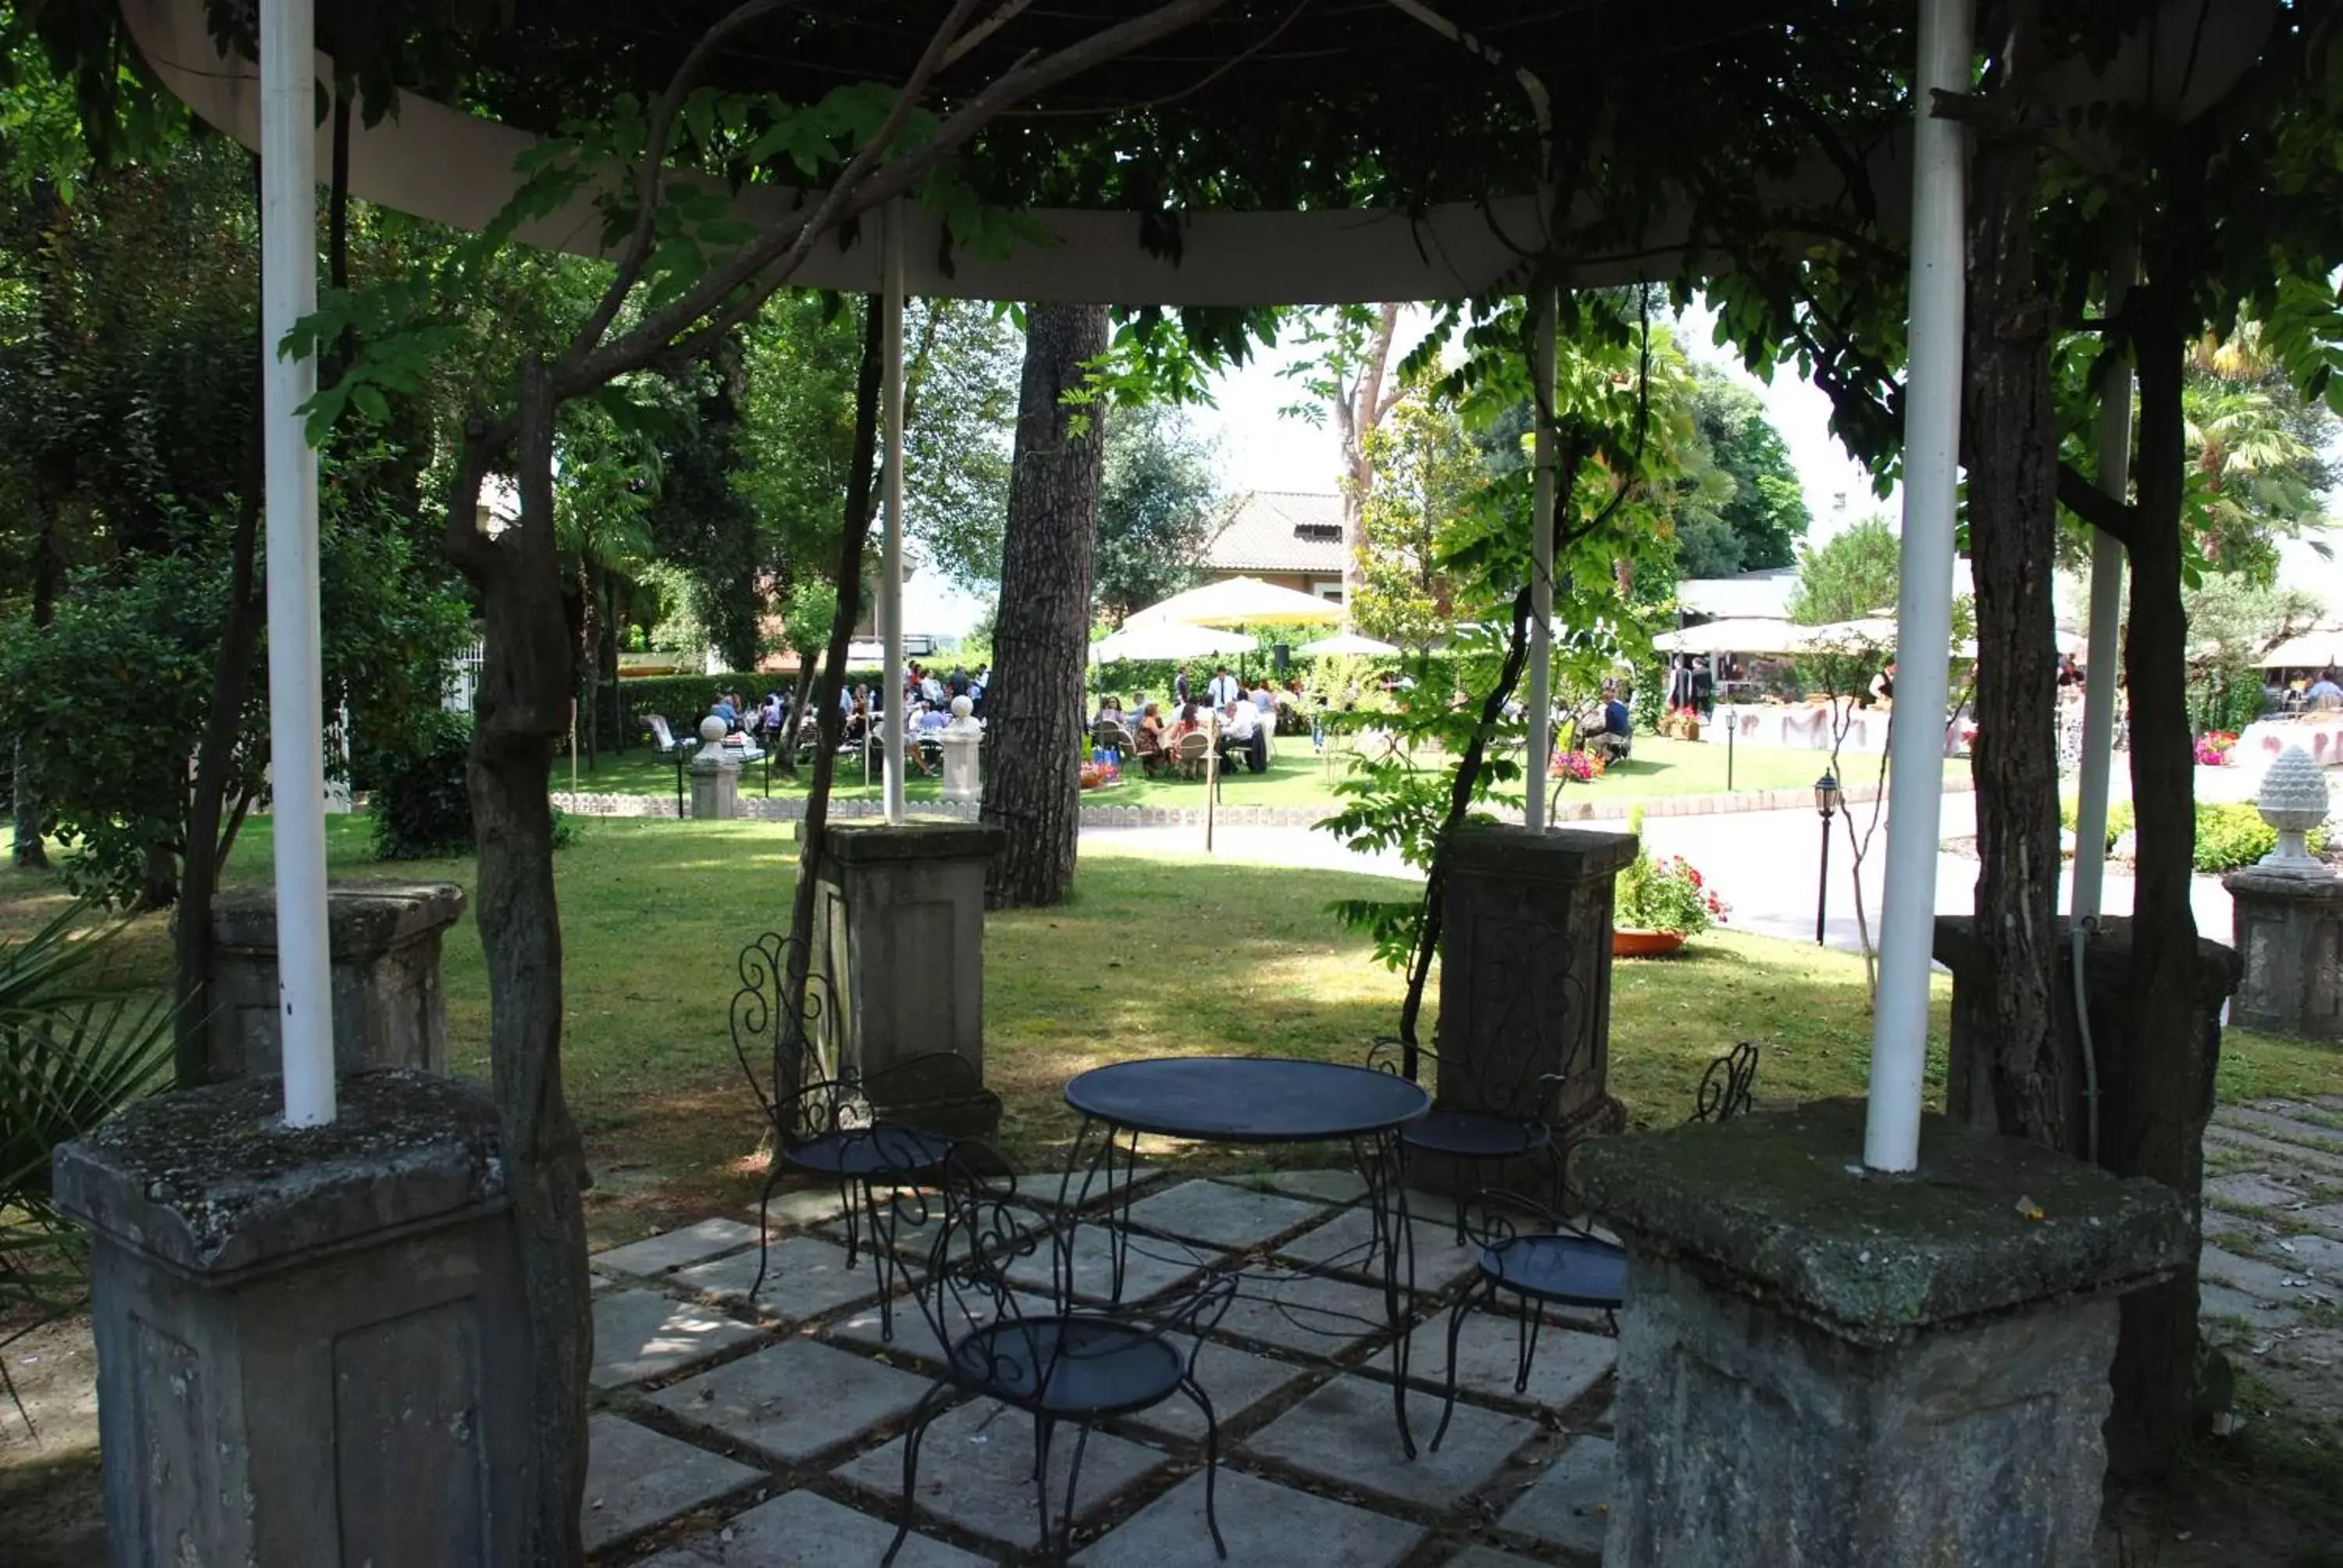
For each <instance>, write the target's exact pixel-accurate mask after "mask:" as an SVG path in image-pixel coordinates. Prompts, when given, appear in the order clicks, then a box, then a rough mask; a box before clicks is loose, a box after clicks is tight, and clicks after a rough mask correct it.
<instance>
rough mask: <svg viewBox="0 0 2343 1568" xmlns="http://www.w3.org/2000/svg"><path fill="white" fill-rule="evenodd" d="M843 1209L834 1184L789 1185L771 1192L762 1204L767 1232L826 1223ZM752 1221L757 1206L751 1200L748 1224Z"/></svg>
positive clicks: (844, 1206)
mask: <svg viewBox="0 0 2343 1568" xmlns="http://www.w3.org/2000/svg"><path fill="white" fill-rule="evenodd" d="M845 1211H846V1203H845V1201H844V1200H843V1199H841V1198H840V1197H839V1195H838V1189H837V1188H835V1187H830V1186H812V1187H792V1188H790V1189H789V1190H788V1191H782V1192H776V1193H774V1194H773V1201H771V1202H770V1203H769V1204H767V1205H766V1206H765V1226H766V1229H767V1230H769V1231H801V1230H803V1229H805V1228H806V1227H807V1226H809V1225H827V1224H828V1223H830V1221H832V1220H835V1219H837V1218H838V1217H839V1215H840V1214H842V1213H844V1212H845ZM756 1222H757V1205H755V1204H754V1203H751V1204H749V1224H751V1225H754V1224H755V1223H756Z"/></svg>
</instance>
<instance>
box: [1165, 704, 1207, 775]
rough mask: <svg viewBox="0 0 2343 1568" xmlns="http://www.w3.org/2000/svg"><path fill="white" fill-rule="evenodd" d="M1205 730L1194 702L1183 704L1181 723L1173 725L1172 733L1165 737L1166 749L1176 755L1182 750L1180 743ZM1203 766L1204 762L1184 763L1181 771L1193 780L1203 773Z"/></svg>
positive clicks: (1181, 706)
mask: <svg viewBox="0 0 2343 1568" xmlns="http://www.w3.org/2000/svg"><path fill="white" fill-rule="evenodd" d="M1203 729H1205V724H1204V721H1203V719H1202V717H1200V716H1199V714H1198V713H1197V711H1196V705H1195V704H1194V703H1192V702H1183V703H1182V704H1181V705H1180V719H1179V722H1178V723H1176V724H1174V725H1172V732H1171V733H1170V734H1169V735H1167V736H1165V737H1164V742H1163V744H1164V749H1165V750H1167V751H1172V752H1175V753H1176V752H1177V751H1178V750H1179V749H1180V742H1182V740H1185V739H1187V738H1188V737H1189V736H1191V735H1194V734H1197V733H1199V732H1200V731H1202V730H1203ZM1203 766H1204V765H1203V763H1202V761H1194V760H1192V761H1183V762H1181V764H1180V770H1181V771H1182V773H1184V774H1186V775H1187V776H1188V777H1189V778H1191V779H1193V778H1195V777H1197V776H1198V775H1199V774H1200V773H1202V770H1203Z"/></svg>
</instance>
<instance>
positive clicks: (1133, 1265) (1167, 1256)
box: [1009, 1222, 1228, 1302]
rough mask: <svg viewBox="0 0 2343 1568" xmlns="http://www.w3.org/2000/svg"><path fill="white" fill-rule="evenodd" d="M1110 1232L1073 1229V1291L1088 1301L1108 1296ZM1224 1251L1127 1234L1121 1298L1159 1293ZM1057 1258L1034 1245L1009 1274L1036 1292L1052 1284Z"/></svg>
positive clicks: (1092, 1226) (1098, 1226)
mask: <svg viewBox="0 0 2343 1568" xmlns="http://www.w3.org/2000/svg"><path fill="white" fill-rule="evenodd" d="M1110 1241H1111V1234H1110V1232H1109V1231H1108V1230H1107V1227H1106V1226H1105V1225H1104V1224H1103V1223H1099V1222H1091V1223H1085V1224H1081V1225H1077V1226H1075V1227H1074V1233H1073V1271H1072V1273H1073V1281H1072V1283H1073V1292H1074V1294H1075V1295H1077V1296H1080V1297H1082V1298H1083V1299H1085V1300H1088V1301H1093V1302H1111V1301H1113V1300H1115V1299H1116V1298H1115V1294H1114V1269H1113V1262H1112V1256H1111V1250H1110V1247H1109V1242H1110ZM1227 1256H1228V1254H1227V1253H1225V1252H1223V1251H1220V1250H1219V1249H1218V1248H1215V1247H1199V1246H1196V1245H1195V1244H1193V1243H1192V1242H1188V1241H1174V1240H1172V1239H1171V1238H1170V1237H1166V1236H1150V1235H1145V1234H1136V1233H1135V1234H1133V1235H1132V1236H1131V1246H1130V1251H1129V1254H1128V1255H1127V1256H1126V1257H1125V1259H1124V1260H1123V1269H1122V1296H1121V1299H1122V1300H1123V1301H1126V1302H1143V1301H1145V1300H1147V1298H1148V1297H1150V1296H1152V1295H1154V1294H1156V1293H1157V1292H1161V1291H1167V1290H1170V1289H1171V1288H1172V1286H1174V1285H1177V1284H1179V1283H1180V1282H1182V1281H1183V1280H1187V1279H1190V1278H1192V1277H1193V1276H1194V1274H1195V1273H1196V1272H1197V1271H1199V1270H1201V1269H1202V1268H1204V1267H1205V1266H1207V1265H1208V1264H1213V1263H1218V1262H1221V1261H1224V1260H1225V1259H1226V1258H1227ZM1056 1268H1057V1262H1056V1260H1055V1258H1054V1257H1053V1256H1052V1255H1051V1251H1050V1249H1049V1248H1048V1247H1047V1246H1044V1247H1041V1248H1037V1249H1036V1250H1035V1251H1032V1252H1030V1253H1028V1254H1027V1255H1026V1256H1024V1257H1022V1258H1020V1259H1018V1260H1017V1261H1016V1262H1014V1263H1012V1264H1011V1265H1010V1268H1009V1277H1010V1278H1011V1280H1013V1281H1015V1282H1017V1283H1019V1284H1021V1285H1031V1287H1032V1288H1033V1289H1034V1290H1036V1291H1042V1292H1048V1291H1053V1290H1055V1289H1056V1288H1057V1281H1056V1278H1055V1271H1056Z"/></svg>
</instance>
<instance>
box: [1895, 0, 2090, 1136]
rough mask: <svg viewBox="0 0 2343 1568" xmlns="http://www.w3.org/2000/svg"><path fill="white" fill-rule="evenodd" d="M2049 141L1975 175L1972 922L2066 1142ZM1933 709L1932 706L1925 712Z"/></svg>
mask: <svg viewBox="0 0 2343 1568" xmlns="http://www.w3.org/2000/svg"><path fill="white" fill-rule="evenodd" d="M2007 28H2008V36H2007V44H2008V46H2007V48H2006V49H2005V50H2004V51H2003V55H2004V61H2005V64H2006V66H2007V71H2008V74H2007V75H2006V77H2005V82H2006V85H2005V87H2004V88H2003V90H2002V91H2001V92H2000V93H1998V94H1996V106H2004V107H2006V109H2007V111H2008V116H2009V117H2010V119H2011V120H2013V121H2017V122H2021V123H2022V121H2023V119H2024V117H2025V110H2026V106H2028V105H2029V104H2030V102H2031V95H2032V84H2033V82H2034V80H2035V78H2036V75H2037V74H2038V71H2039V68H2040V66H2041V64H2042V62H2041V59H2040V54H2041V40H2040V18H2039V15H2038V0H2020V3H2019V4H2017V5H2014V6H2013V7H2012V8H2011V11H2010V15H2009V18H2008V24H2007ZM2038 146H2039V144H2038V142H2037V141H2036V139H2035V138H2034V137H2033V136H2030V135H2028V134H2026V133H2025V132H2024V131H2023V130H2019V129H2012V130H2006V131H2002V132H1999V133H1998V134H1996V133H1993V132H1988V133H1986V134H1985V135H1983V136H1980V137H1979V140H1978V145H1977V152H1976V160H1975V164H1974V168H1973V173H1972V175H1971V180H1972V186H1971V198H1970V236H1969V258H1968V273H1969V276H1968V296H1969V303H1968V346H1967V347H1968V353H1967V384H1968V385H1967V403H1968V407H1967V409H1966V419H1965V420H1964V427H1965V430H1964V433H1965V436H1966V439H1965V441H1964V443H1963V444H1964V446H1965V447H1966V448H1967V450H1966V457H1967V463H1968V477H1969V486H1968V490H1969V554H1970V561H1971V565H1972V567H1973V568H1974V572H1975V577H1976V618H1977V628H1976V642H1977V655H1978V657H1977V673H1976V705H1977V706H1976V712H1977V727H1976V728H1977V736H1976V749H1975V751H1976V755H1975V758H1974V761H1973V767H1974V769H1975V771H1976V812H1977V853H1978V860H1979V871H1978V875H1977V885H1976V932H1977V941H1978V945H1979V947H1980V949H1981V951H1982V955H1983V958H1984V960H1985V964H1986V968H1985V970H1984V984H1985V986H1986V991H1987V993H1988V994H1989V995H1990V996H1991V997H1992V999H1993V1010H1994V1023H1995V1030H1994V1044H1993V1050H1994V1063H1993V1072H1992V1082H1993V1092H1994V1110H1995V1114H1996V1120H1997V1121H1998V1122H1999V1124H2000V1127H2001V1131H2004V1132H2005V1133H2007V1134H2009V1135H2011V1136H2013V1137H2018V1138H2025V1139H2028V1140H2030V1141H2034V1142H2036V1143H2042V1144H2046V1145H2048V1146H2049V1147H2051V1148H2053V1149H2057V1150H2062V1151H2067V1152H2070V1153H2077V1154H2079V1153H2080V1152H2082V1150H2083V1140H2082V1139H2081V1138H2080V1137H2079V1136H2077V1127H2076V1121H2077V1106H2078V1103H2079V1102H2078V1101H2077V1092H2078V1087H2077V1086H2078V1081H2079V1078H2080V1074H2079V1072H2078V1071H2077V1067H2076V1064H2075V1063H2074V1062H2073V1061H2072V1060H2070V1057H2071V1054H2072V1053H2071V1051H2070V1050H2069V1049H2068V1048H2067V1047H2066V1043H2065V1042H2064V1041H2062V1040H2061V1038H2060V1033H2059V1030H2058V1028H2057V1018H2058V1013H2057V1009H2056V1006H2055V999H2056V990H2055V989H2054V988H2055V987H2056V984H2057V977H2058V942H2057V928H2056V916H2057V888H2058V870H2059V862H2058V775H2057V765H2056V759H2057V755H2058V751H2057V662H2056V641H2055V638H2054V637H2053V635H2052V634H2053V631H2054V629H2055V628H2054V615H2053V611H2052V608H2051V603H2050V579H2051V572H2052V569H2053V565H2054V562H2053V552H2054V550H2055V548H2056V539H2057V522H2058V516H2057V504H2056V495H2057V477H2058V468H2057V457H2058V431H2057V427H2056V422H2055V418H2054V415H2053V411H2052V408H2051V398H2050V347H2049V343H2050V338H2049V326H2050V308H2049V302H2048V301H2047V300H2046V299H2044V298H2043V297H2042V296H2041V293H2040V291H2039V289H2038V288H2037V287H2036V280H2035V268H2034V236H2033V223H2034V205H2035V185H2036V161H2037V158H2038ZM1924 717H1925V716H1924Z"/></svg>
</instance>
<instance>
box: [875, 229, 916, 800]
mask: <svg viewBox="0 0 2343 1568" xmlns="http://www.w3.org/2000/svg"><path fill="white" fill-rule="evenodd" d="M886 226H887V241H886V245H887V249H886V261H885V266H886V276H885V279H884V281H883V282H882V284H881V285H880V310H881V311H883V312H884V313H885V314H884V317H882V321H883V325H884V327H885V331H886V344H887V372H886V374H887V379H886V392H885V397H884V398H883V400H882V401H883V404H884V421H885V424H886V427H887V545H886V551H887V559H886V567H885V570H884V571H883V572H882V573H881V574H880V579H879V635H880V638H884V639H885V646H886V650H887V651H886V659H885V662H886V674H885V676H884V679H885V681H886V683H887V689H886V691H885V692H884V693H883V696H884V698H885V704H886V714H887V720H886V722H887V729H886V738H887V739H886V750H885V758H886V769H887V782H886V795H887V820H888V821H890V822H896V823H900V822H901V821H902V820H903V760H904V759H903V750H904V740H903V737H904V735H905V734H906V733H907V731H906V729H905V723H906V720H908V719H909V718H910V709H909V705H908V704H907V703H905V701H904V700H903V204H902V203H900V202H893V203H890V204H889V206H888V207H887V212H886Z"/></svg>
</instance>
